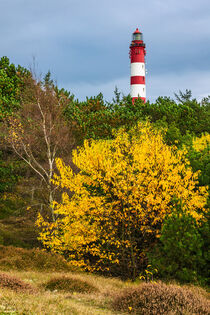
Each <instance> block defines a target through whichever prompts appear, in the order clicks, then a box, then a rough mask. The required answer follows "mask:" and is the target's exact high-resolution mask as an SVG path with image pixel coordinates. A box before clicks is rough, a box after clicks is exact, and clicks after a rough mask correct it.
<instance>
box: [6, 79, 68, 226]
mask: <svg viewBox="0 0 210 315" xmlns="http://www.w3.org/2000/svg"><path fill="white" fill-rule="evenodd" d="M68 102H69V99H68V97H65V95H63V94H62V93H61V94H59V93H58V90H56V89H55V87H54V85H53V83H52V81H51V80H49V75H47V77H46V78H45V81H44V83H42V82H38V81H36V80H34V79H33V78H32V77H29V78H27V80H26V81H25V90H24V93H23V94H22V95H21V107H20V109H19V111H18V112H17V114H14V115H11V116H10V117H9V118H8V119H7V120H6V123H5V125H6V128H7V133H6V140H7V143H8V145H9V146H10V147H11V148H12V149H13V151H14V152H15V153H16V154H17V156H18V157H19V158H20V159H22V160H23V161H25V163H26V164H27V165H28V166H29V167H30V168H31V169H32V170H33V172H34V173H35V174H36V175H37V176H38V177H39V179H40V183H41V184H42V186H41V187H42V189H43V188H45V189H46V190H45V191H47V197H46V205H47V206H48V208H50V209H51V215H52V219H53V220H55V217H54V212H53V209H52V207H51V204H52V201H53V199H54V193H55V187H53V184H52V176H53V172H54V170H55V158H56V157H57V156H58V155H59V156H65V154H66V155H67V153H68V154H70V152H71V149H72V146H73V144H74V141H73V138H72V136H71V126H70V125H67V123H66V121H65V119H64V115H63V111H64V109H65V106H66V105H67V103H68Z"/></svg>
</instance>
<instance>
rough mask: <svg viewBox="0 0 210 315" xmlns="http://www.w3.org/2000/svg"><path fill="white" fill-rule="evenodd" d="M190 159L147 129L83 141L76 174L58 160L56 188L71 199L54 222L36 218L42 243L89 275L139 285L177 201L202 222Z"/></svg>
mask: <svg viewBox="0 0 210 315" xmlns="http://www.w3.org/2000/svg"><path fill="white" fill-rule="evenodd" d="M185 154H186V153H185V152H184V151H180V150H176V149H175V148H171V147H169V146H167V145H166V144H165V143H164V142H163V138H162V135H161V132H160V131H157V130H154V129H153V128H152V127H151V126H150V125H149V124H148V123H147V124H146V125H144V124H142V123H139V124H138V126H137V127H136V128H134V129H132V130H131V131H130V132H125V131H124V130H120V131H118V132H117V133H116V135H115V138H114V139H113V140H99V141H94V140H92V141H85V142H84V146H83V147H81V148H80V149H78V150H77V151H74V152H73V163H74V164H75V165H76V166H77V167H78V168H79V169H80V172H79V173H74V172H73V171H72V169H71V167H70V166H67V165H65V164H64V162H63V161H62V160H61V159H57V167H58V170H59V175H55V177H54V183H55V184H56V185H57V186H60V187H61V188H63V189H65V190H66V191H69V193H70V194H67V192H64V193H63V196H62V202H61V203H56V202H54V209H55V213H56V216H57V220H56V221H55V222H53V223H49V222H47V221H45V220H44V219H43V217H42V216H41V215H40V216H39V218H38V221H37V224H38V225H39V226H40V227H41V228H42V230H41V232H40V239H41V241H42V242H43V244H44V245H45V246H46V247H48V248H51V249H52V250H54V251H58V252H61V253H65V254H66V255H67V256H68V257H69V259H71V262H72V263H75V264H76V265H79V266H81V267H84V268H86V269H88V270H103V271H105V270H108V271H109V272H111V273H112V274H114V275H118V276H119V275H120V276H122V277H123V276H124V277H130V278H133V279H134V278H135V277H136V276H137V274H138V272H139V271H140V269H141V267H142V261H143V259H144V257H145V252H146V251H147V250H148V249H149V248H150V247H151V246H152V244H153V243H154V242H155V241H156V239H157V238H158V237H159V235H160V230H161V227H162V223H163V221H164V218H165V216H166V215H167V214H169V213H171V212H172V211H173V202H174V198H175V197H177V198H179V199H181V200H182V202H183V209H184V211H185V212H186V213H190V214H191V215H192V216H193V217H194V218H195V219H196V220H198V219H200V218H201V217H202V211H203V207H204V204H205V202H206V194H207V193H206V188H205V187H200V188H199V189H196V188H195V185H196V182H197V177H198V174H197V173H195V174H194V173H193V172H192V170H191V168H190V166H189V162H188V161H187V159H186V157H185Z"/></svg>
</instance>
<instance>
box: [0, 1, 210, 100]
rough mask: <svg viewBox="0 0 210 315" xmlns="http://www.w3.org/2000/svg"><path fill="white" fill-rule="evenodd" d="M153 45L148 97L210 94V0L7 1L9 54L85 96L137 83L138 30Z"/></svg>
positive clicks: (2, 17)
mask: <svg viewBox="0 0 210 315" xmlns="http://www.w3.org/2000/svg"><path fill="white" fill-rule="evenodd" d="M136 27H139V29H140V30H141V31H142V32H143V35H144V41H145V44H146V50H147V56H146V68H147V72H148V73H147V76H146V86H147V99H149V100H151V101H153V100H155V99H156V98H157V97H158V96H173V93H174V92H177V91H178V90H179V89H181V90H182V91H184V90H185V89H191V90H192V93H193V96H194V97H196V98H198V99H201V98H202V97H204V96H207V95H210V0H59V1H58V0H36V1H34V0H33V1H32V0H0V39H1V40H0V48H1V56H8V57H9V58H10V61H11V62H13V63H15V64H16V65H17V64H20V65H22V66H25V67H31V66H32V64H33V58H35V60H36V64H37V72H38V73H42V74H45V73H46V72H47V71H48V70H50V71H51V73H52V75H53V78H54V79H55V80H56V81H57V83H58V85H59V87H64V88H66V89H67V90H69V91H70V92H72V93H73V94H75V96H76V98H79V99H80V100H82V99H85V97H86V96H91V95H92V96H94V95H97V94H98V93H99V92H102V93H103V94H104V97H105V99H107V100H111V99H112V97H113V91H114V89H115V86H117V87H118V88H119V90H120V91H121V92H122V93H123V94H125V95H127V94H128V93H129V89H130V86H129V84H130V60H129V57H128V51H129V44H130V41H131V35H132V33H133V32H134V31H135V29H136Z"/></svg>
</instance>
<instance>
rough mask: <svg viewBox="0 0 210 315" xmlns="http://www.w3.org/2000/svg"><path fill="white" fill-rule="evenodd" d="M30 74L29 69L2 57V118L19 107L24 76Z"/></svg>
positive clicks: (0, 107) (0, 93)
mask: <svg viewBox="0 0 210 315" xmlns="http://www.w3.org/2000/svg"><path fill="white" fill-rule="evenodd" d="M28 76H30V72H29V71H28V70H27V69H25V68H23V67H21V66H17V67H16V66H15V65H14V64H12V63H11V64H10V61H9V59H8V58H7V57H2V58H1V59H0V120H2V118H4V117H5V116H8V115H11V114H12V113H13V112H14V111H16V110H17V109H18V108H19V106H20V97H21V91H23V89H24V78H26V77H28Z"/></svg>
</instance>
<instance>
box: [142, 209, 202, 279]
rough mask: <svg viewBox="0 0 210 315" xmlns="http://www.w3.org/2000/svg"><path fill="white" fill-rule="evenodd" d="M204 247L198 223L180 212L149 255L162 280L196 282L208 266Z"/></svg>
mask: <svg viewBox="0 0 210 315" xmlns="http://www.w3.org/2000/svg"><path fill="white" fill-rule="evenodd" d="M202 246H203V239H202V237H201V235H200V233H199V230H198V226H197V224H196V221H195V219H194V218H192V217H191V216H190V215H189V214H185V213H184V212H181V209H180V210H179V211H178V212H175V213H173V214H172V215H171V216H169V217H168V218H167V219H166V220H165V222H164V225H163V228H162V230H161V236H160V241H159V243H158V244H157V245H156V247H155V248H154V250H153V252H152V253H151V254H149V255H148V256H149V262H150V264H152V265H153V266H154V267H155V268H157V269H158V273H159V276H160V277H161V278H162V279H163V278H169V279H171V278H173V279H177V280H178V281H181V282H196V281H198V280H200V279H201V276H200V275H199V270H200V269H201V267H203V265H204V259H203V253H202Z"/></svg>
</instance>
